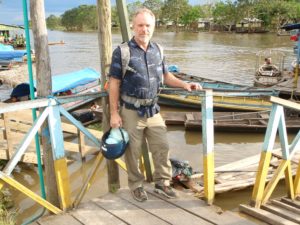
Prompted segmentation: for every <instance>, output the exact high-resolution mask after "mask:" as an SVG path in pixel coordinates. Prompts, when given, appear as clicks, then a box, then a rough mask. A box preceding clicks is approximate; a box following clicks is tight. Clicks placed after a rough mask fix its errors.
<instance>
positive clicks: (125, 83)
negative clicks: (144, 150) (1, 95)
mask: <svg viewBox="0 0 300 225" xmlns="http://www.w3.org/2000/svg"><path fill="white" fill-rule="evenodd" d="M132 22H133V31H134V37H133V38H132V39H131V40H130V41H129V42H128V46H129V49H130V60H129V64H128V67H130V69H128V70H127V71H126V73H125V74H123V73H122V59H121V49H120V47H118V48H116V49H115V51H114V52H113V57H112V63H111V67H110V73H109V102H110V114H111V120H110V125H111V127H112V128H116V127H123V128H124V129H125V130H126V131H127V132H128V134H129V146H128V148H127V150H126V152H125V162H126V165H127V170H128V185H129V188H130V190H131V193H132V195H133V198H134V199H135V200H137V201H140V202H142V201H145V200H147V199H148V197H147V193H146V192H145V191H144V188H143V181H144V176H143V174H142V173H141V172H140V170H139V159H140V156H141V146H142V142H143V137H144V135H145V137H146V138H147V141H148V144H149V148H150V151H151V152H152V157H153V162H154V167H155V171H154V174H153V178H154V182H155V191H156V192H157V193H160V194H163V195H164V196H166V197H168V198H174V197H176V193H175V192H174V191H173V190H172V188H171V187H170V179H171V165H170V162H169V146H168V142H167V136H166V131H167V130H166V125H165V123H164V121H163V119H162V117H161V115H160V114H159V109H160V108H159V106H158V105H157V94H158V91H159V85H160V83H162V81H164V83H165V84H167V85H168V86H172V87H180V88H184V89H186V90H188V91H191V90H192V89H195V90H198V89H201V86H200V85H198V84H194V83H185V82H183V81H181V80H179V79H177V78H176V77H174V75H173V74H171V73H170V72H168V70H167V66H166V64H165V61H164V59H162V52H161V50H160V47H159V46H158V45H157V44H156V43H153V42H151V41H150V39H151V37H152V34H153V31H154V26H155V16H154V14H153V13H152V12H151V11H150V10H149V9H146V8H142V9H139V10H138V11H137V12H136V13H135V15H134V17H133V21H132ZM123 63H124V61H123ZM119 103H120V105H119ZM119 106H120V108H119Z"/></svg>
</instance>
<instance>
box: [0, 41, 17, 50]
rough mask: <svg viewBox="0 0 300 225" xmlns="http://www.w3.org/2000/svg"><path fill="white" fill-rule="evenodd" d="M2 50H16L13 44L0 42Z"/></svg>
mask: <svg viewBox="0 0 300 225" xmlns="http://www.w3.org/2000/svg"><path fill="white" fill-rule="evenodd" d="M0 51H14V47H13V46H11V45H4V44H1V43H0Z"/></svg>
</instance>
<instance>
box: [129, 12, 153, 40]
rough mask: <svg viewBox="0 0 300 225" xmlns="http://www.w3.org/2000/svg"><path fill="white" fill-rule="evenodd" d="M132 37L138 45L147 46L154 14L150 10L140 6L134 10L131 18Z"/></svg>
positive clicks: (151, 31)
mask: <svg viewBox="0 0 300 225" xmlns="http://www.w3.org/2000/svg"><path fill="white" fill-rule="evenodd" d="M132 25H133V31H134V39H135V41H136V42H137V43H138V44H139V45H144V46H147V45H148V43H149V41H150V39H151V37H152V35H153V31H154V27H155V16H154V14H153V13H152V11H151V10H149V9H147V8H141V9H139V10H137V11H136V13H135V14H134V16H133V20H132Z"/></svg>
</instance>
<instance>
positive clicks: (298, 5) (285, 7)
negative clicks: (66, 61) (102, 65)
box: [46, 0, 300, 31]
mask: <svg viewBox="0 0 300 225" xmlns="http://www.w3.org/2000/svg"><path fill="white" fill-rule="evenodd" d="M140 7H147V8H149V9H151V10H152V11H153V12H154V14H155V15H156V19H157V23H158V25H162V26H163V25H166V24H172V25H173V26H174V27H176V28H177V27H178V26H181V27H183V29H185V30H192V29H197V28H198V27H197V25H198V21H199V19H200V18H202V19H206V21H210V23H212V24H214V25H217V27H219V28H220V29H222V30H228V31H231V29H232V26H233V25H235V24H237V23H239V22H240V21H241V20H242V19H243V18H257V19H260V20H262V23H263V26H264V27H265V28H267V29H269V30H278V29H279V28H280V27H281V26H282V25H284V24H286V23H295V22H299V20H300V0H226V1H214V3H211V4H204V5H190V4H189V2H188V0H145V1H144V2H141V1H136V2H133V3H130V4H128V5H127V9H128V14H129V16H130V17H132V15H133V13H134V12H135V11H136V9H137V8H140ZM111 13H112V25H113V26H119V19H118V14H117V8H116V6H112V9H111ZM46 21H47V26H48V28H49V29H64V30H68V31H86V30H96V29H97V11H96V6H95V5H80V6H78V7H76V8H73V9H70V10H67V11H65V12H64V13H63V14H62V15H61V16H55V15H50V16H49V17H48V18H47V19H46Z"/></svg>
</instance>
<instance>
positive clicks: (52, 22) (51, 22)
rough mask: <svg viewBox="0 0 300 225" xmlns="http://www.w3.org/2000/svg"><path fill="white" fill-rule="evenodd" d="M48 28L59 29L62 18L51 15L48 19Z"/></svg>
mask: <svg viewBox="0 0 300 225" xmlns="http://www.w3.org/2000/svg"><path fill="white" fill-rule="evenodd" d="M46 23H47V28H49V29H58V28H59V27H60V26H61V18H60V17H59V16H55V15H50V16H49V17H48V18H47V19H46Z"/></svg>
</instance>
